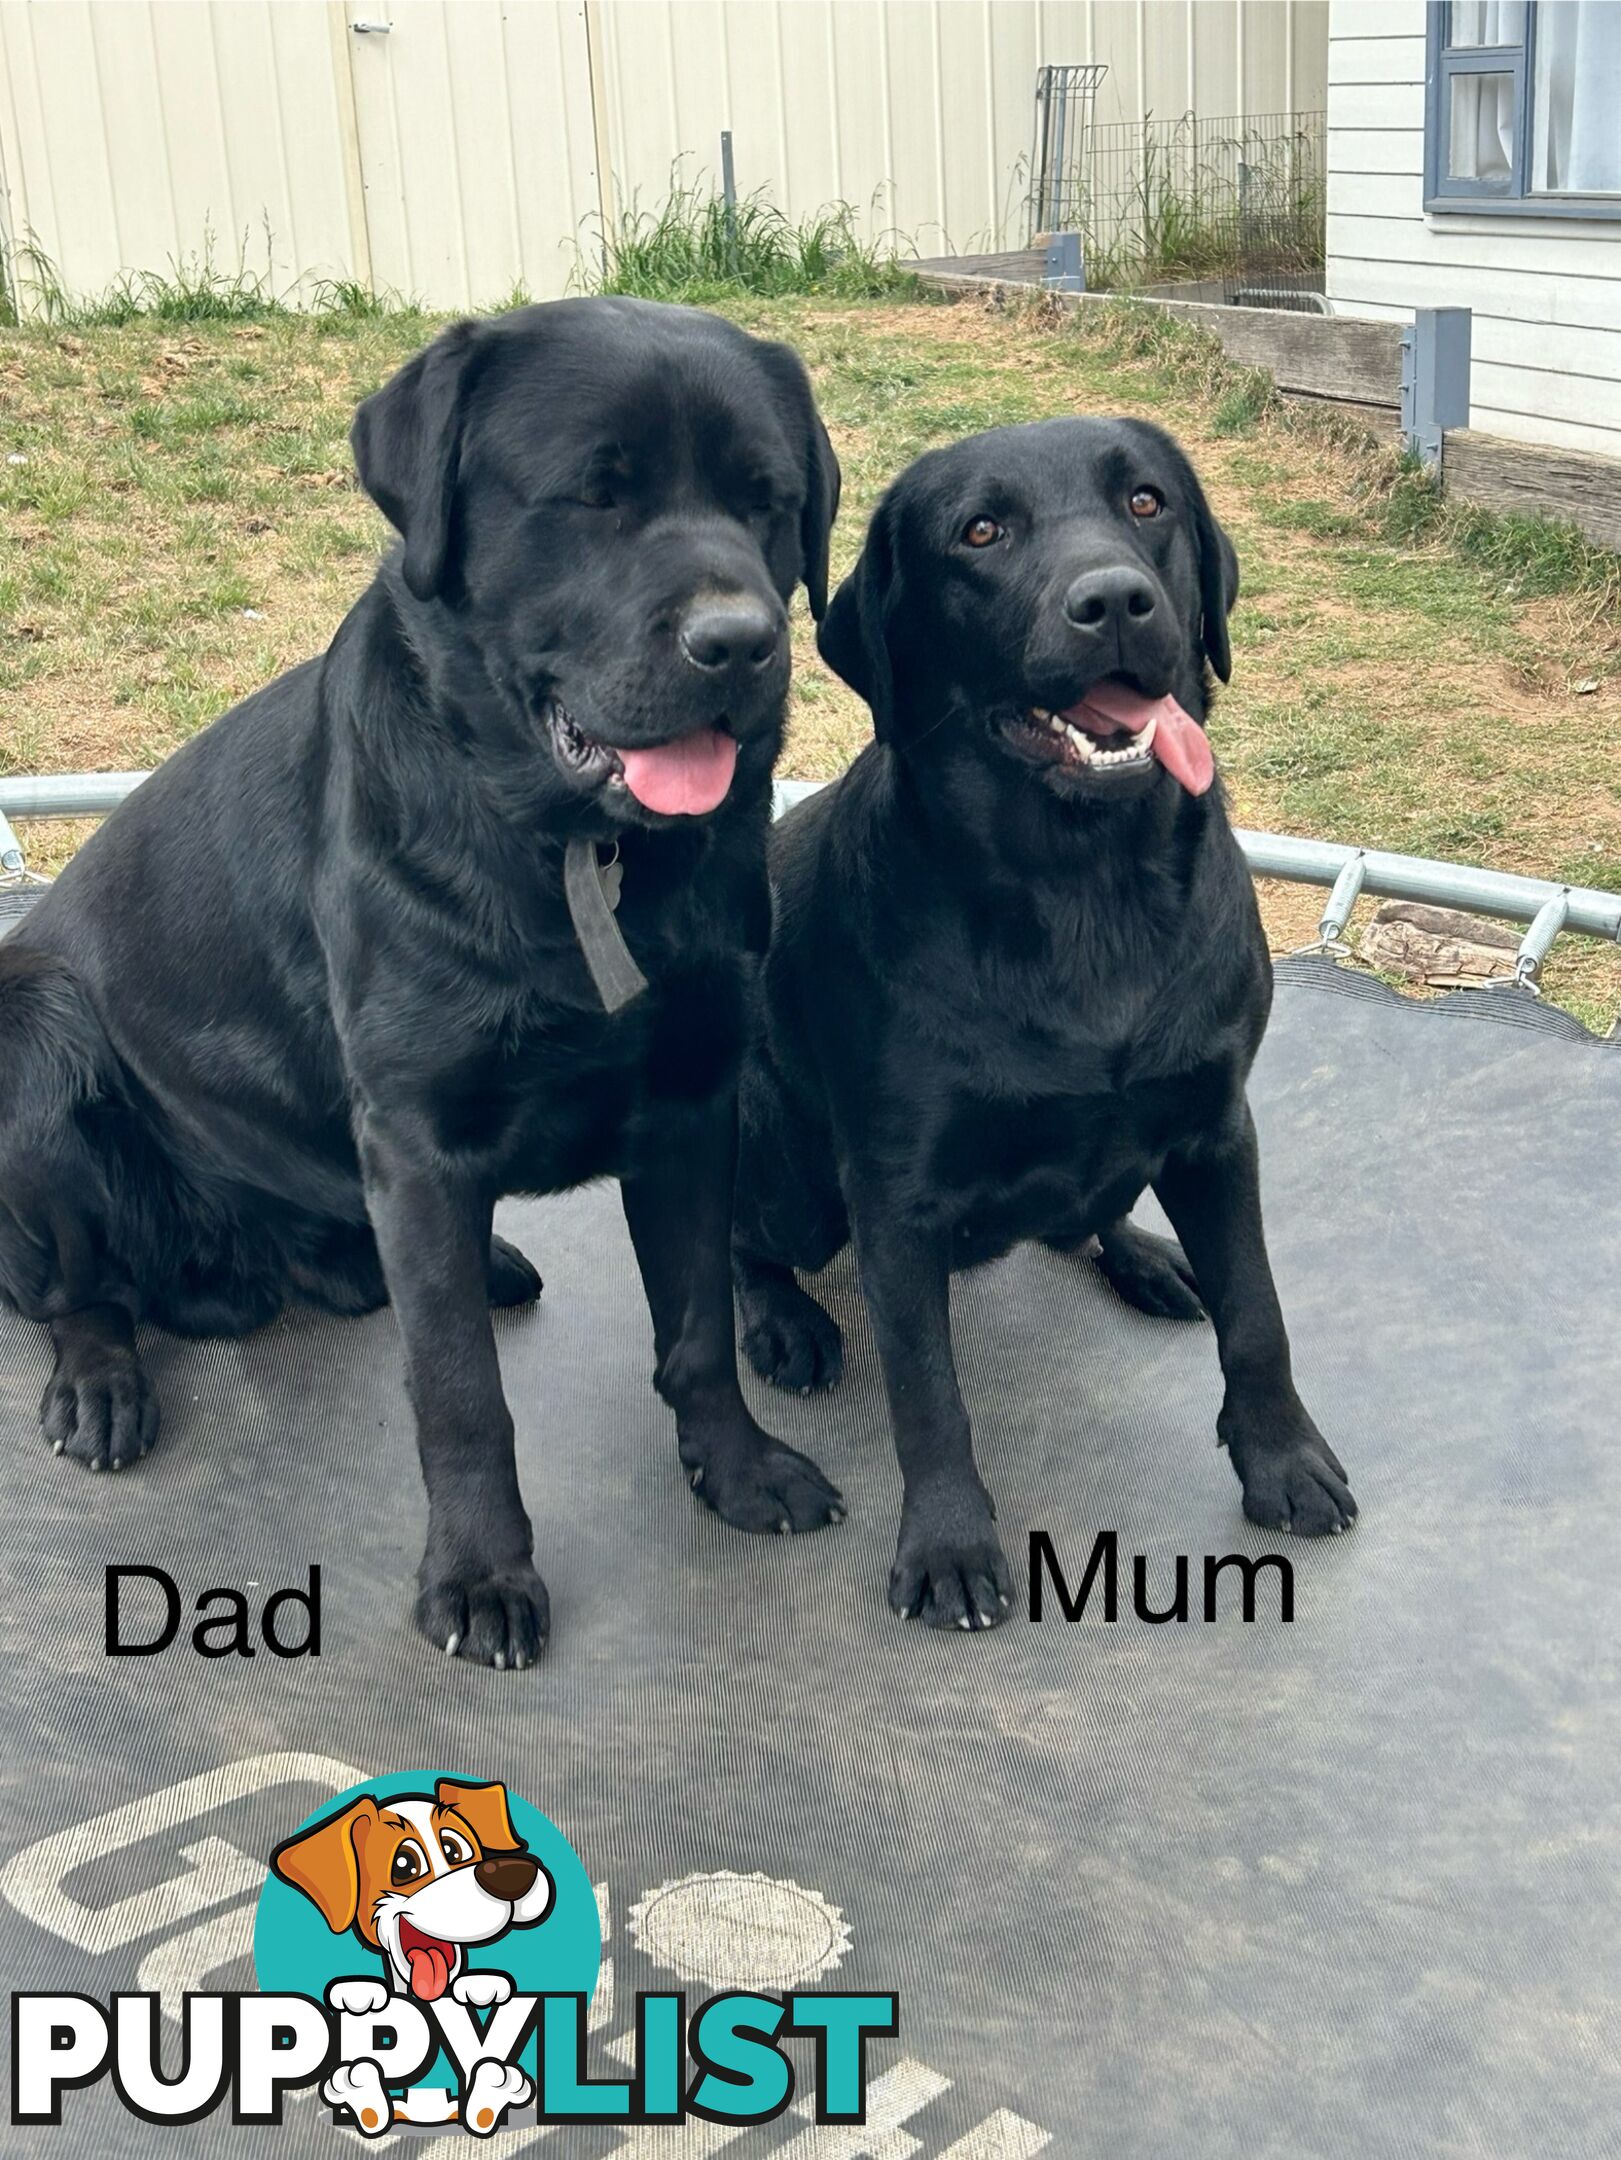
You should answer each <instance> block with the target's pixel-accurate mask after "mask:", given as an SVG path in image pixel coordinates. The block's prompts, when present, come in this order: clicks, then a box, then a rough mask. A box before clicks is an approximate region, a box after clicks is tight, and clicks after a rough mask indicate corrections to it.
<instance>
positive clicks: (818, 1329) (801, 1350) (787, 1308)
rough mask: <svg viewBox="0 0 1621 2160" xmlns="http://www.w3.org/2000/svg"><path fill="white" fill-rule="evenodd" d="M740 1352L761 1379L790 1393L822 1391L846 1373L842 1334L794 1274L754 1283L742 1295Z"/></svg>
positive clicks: (836, 1384)
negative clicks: (776, 1279)
mask: <svg viewBox="0 0 1621 2160" xmlns="http://www.w3.org/2000/svg"><path fill="white" fill-rule="evenodd" d="M739 1308H740V1310H741V1313H742V1319H743V1355H744V1356H745V1357H746V1358H747V1359H748V1361H749V1363H750V1364H751V1365H752V1366H753V1367H754V1370H755V1371H756V1372H757V1373H758V1374H759V1375H760V1378H761V1379H762V1380H769V1381H770V1383H771V1385H772V1386H773V1387H778V1388H782V1389H784V1390H786V1392H787V1393H789V1394H790V1395H824V1394H826V1393H827V1392H828V1390H829V1389H831V1388H836V1387H837V1386H838V1384H839V1382H840V1380H841V1379H842V1378H843V1377H844V1338H843V1336H842V1335H841V1334H840V1333H839V1324H838V1322H837V1321H836V1320H835V1319H834V1318H833V1316H832V1314H831V1313H828V1312H824V1311H823V1309H822V1307H821V1306H820V1305H818V1304H817V1302H816V1300H815V1298H813V1297H812V1296H811V1294H810V1292H809V1291H808V1290H802V1289H801V1288H800V1287H799V1285H798V1283H796V1282H794V1281H793V1280H792V1278H789V1279H788V1280H787V1281H783V1282H778V1281H775V1280H773V1281H771V1282H769V1283H765V1284H753V1285H751V1286H750V1288H749V1290H748V1293H747V1295H746V1296H743V1297H740V1299H739Z"/></svg>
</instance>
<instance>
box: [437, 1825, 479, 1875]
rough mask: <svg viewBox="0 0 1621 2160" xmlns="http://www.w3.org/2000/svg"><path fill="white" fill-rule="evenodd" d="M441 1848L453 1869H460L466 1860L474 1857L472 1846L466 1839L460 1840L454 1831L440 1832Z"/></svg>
mask: <svg viewBox="0 0 1621 2160" xmlns="http://www.w3.org/2000/svg"><path fill="white" fill-rule="evenodd" d="M439 1846H440V1850H441V1851H442V1852H443V1853H444V1856H445V1858H446V1859H447V1860H448V1861H449V1862H450V1864H451V1866H452V1867H460V1866H461V1864H462V1862H463V1861H464V1860H471V1859H472V1857H473V1848H472V1846H471V1845H469V1844H468V1843H467V1841H466V1839H465V1838H459V1837H458V1836H457V1835H456V1833H455V1831H454V1830H441V1831H440V1833H439Z"/></svg>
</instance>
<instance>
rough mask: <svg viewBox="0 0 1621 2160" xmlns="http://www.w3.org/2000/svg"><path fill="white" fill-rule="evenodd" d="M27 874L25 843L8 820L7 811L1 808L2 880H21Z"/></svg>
mask: <svg viewBox="0 0 1621 2160" xmlns="http://www.w3.org/2000/svg"><path fill="white" fill-rule="evenodd" d="M27 874H28V865H27V863H26V862H25V861H24V860H23V844H22V842H21V841H20V840H19V839H18V838H17V835H16V834H15V833H14V832H13V831H12V829H11V826H10V825H9V823H8V822H7V820H6V813H5V812H4V811H3V810H0V881H4V882H8V883H9V882H10V881H11V880H13V879H16V880H18V881H20V880H21V879H23V878H24V877H26V875H27Z"/></svg>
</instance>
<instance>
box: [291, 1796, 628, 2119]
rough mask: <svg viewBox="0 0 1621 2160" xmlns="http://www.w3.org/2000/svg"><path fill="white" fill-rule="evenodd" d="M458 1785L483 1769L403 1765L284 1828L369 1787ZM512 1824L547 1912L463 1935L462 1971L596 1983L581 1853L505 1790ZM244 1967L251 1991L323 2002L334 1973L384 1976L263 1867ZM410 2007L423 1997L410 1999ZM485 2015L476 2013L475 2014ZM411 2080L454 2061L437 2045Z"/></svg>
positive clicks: (295, 1828)
mask: <svg viewBox="0 0 1621 2160" xmlns="http://www.w3.org/2000/svg"><path fill="white" fill-rule="evenodd" d="M442 1777H446V1778H452V1779H454V1780H455V1781H456V1783H457V1784H463V1785H484V1784H489V1783H491V1782H493V1781H492V1780H490V1779H488V1778H482V1777H477V1776H470V1775H468V1774H467V1773H466V1772H464V1771H459V1770H402V1771H400V1772H398V1773H397V1774H396V1775H395V1776H393V1777H381V1778H367V1779H366V1780H365V1782H364V1783H363V1784H360V1785H351V1786H350V1787H349V1789H348V1790H347V1791H346V1792H341V1793H334V1794H333V1796H332V1798H331V1799H330V1800H327V1801H323V1803H322V1804H321V1806H320V1807H318V1808H315V1809H314V1810H313V1811H312V1812H311V1813H310V1814H308V1815H306V1816H305V1818H304V1820H303V1821H302V1822H301V1823H297V1824H294V1825H292V1826H291V1827H290V1828H289V1830H288V1832H287V1835H288V1836H289V1837H293V1836H295V1835H297V1833H298V1832H299V1831H301V1830H308V1829H311V1828H313V1827H314V1825H315V1824H316V1823H320V1822H325V1821H326V1820H327V1818H328V1817H329V1816H332V1815H341V1814H342V1813H343V1810H344V1809H345V1808H346V1807H349V1806H350V1805H351V1804H352V1803H353V1802H354V1801H356V1800H359V1799H360V1798H361V1797H362V1796H363V1795H364V1794H366V1793H370V1794H371V1795H372V1797H373V1798H374V1799H376V1800H378V1801H383V1800H392V1799H394V1798H396V1797H397V1796H398V1795H400V1794H402V1793H418V1794H421V1793H426V1794H428V1795H429V1796H431V1795H432V1793H433V1790H434V1787H435V1786H436V1785H437V1783H438V1781H439V1779H440V1778H442ZM507 1806H508V1808H509V1810H510V1812H511V1815H512V1827H513V1828H514V1829H515V1830H516V1831H517V1833H518V1835H519V1837H520V1838H521V1839H522V1840H523V1842H524V1844H525V1845H527V1846H528V1848H529V1850H530V1851H531V1852H532V1853H533V1854H534V1856H535V1858H536V1859H537V1860H538V1861H540V1863H541V1864H542V1866H543V1867H545V1869H546V1870H547V1872H548V1873H549V1874H550V1876H551V1878H552V1883H553V1886H554V1891H555V1894H554V1896H553V1899H552V1905H551V1909H550V1911H549V1912H548V1913H547V1915H546V1917H545V1919H544V1920H542V1921H540V1922H539V1923H538V1924H537V1925H536V1926H534V1927H512V1928H508V1930H507V1932H506V1933H505V1934H504V1935H503V1936H501V1937H500V1938H499V1939H498V1940H497V1941H495V1942H490V1943H472V1944H469V1946H468V1948H467V1949H466V1950H465V1951H464V1953H463V1958H464V1966H463V1969H464V1970H471V1971H474V1972H502V1973H509V1974H510V1975H511V1977H512V1985H513V1989H514V1991H515V1992H516V1993H517V1994H519V1995H584V1996H585V1997H587V1999H589V1998H590V1996H591V1995H592V1994H594V1993H595V1991H596V1985H597V1975H598V1973H599V1971H600V1970H601V1966H602V1922H601V1918H600V1916H599V1914H598V1912H597V1897H596V1892H595V1891H594V1890H593V1889H592V1887H591V1878H590V1876H589V1875H588V1874H587V1873H586V1871H585V1867H584V1864H583V1862H582V1861H581V1859H580V1856H579V1854H578V1853H577V1852H576V1851H575V1850H574V1847H573V1846H572V1845H571V1844H570V1843H569V1841H568V1839H567V1838H566V1837H565V1836H564V1835H563V1833H562V1831H561V1830H559V1829H558V1827H557V1825H556V1824H555V1823H554V1822H553V1821H552V1820H551V1819H550V1818H549V1817H548V1816H545V1815H543V1814H542V1813H541V1812H540V1810H539V1808H537V1807H531V1806H530V1804H529V1802H528V1801H527V1800H524V1799H520V1797H519V1796H518V1794H517V1793H515V1792H513V1791H512V1790H511V1788H510V1787H509V1788H508V1789H507ZM253 1969H254V1973H255V1975H256V1976H257V1978H258V1982H259V1988H260V1992H261V1993H263V1994H266V1995H311V1996H313V1997H315V1999H316V2000H317V2001H324V2000H325V1996H326V1990H327V1986H328V1984H329V1983H330V1982H331V1981H333V1980H357V1979H364V1980H382V1981H383V1982H384V1984H385V1985H387V1984H388V1973H387V1967H386V1964H385V1962H384V1959H383V1956H382V1953H381V1952H380V1951H376V1950H370V1949H368V1948H367V1946H366V1945H365V1944H364V1943H363V1942H362V1941H361V1940H360V1938H359V1937H358V1936H357V1935H355V1934H353V1933H349V1934H344V1935H334V1934H333V1932H332V1930H331V1929H330V1928H329V1927H328V1926H327V1924H326V1922H325V1921H324V1920H323V1919H322V1918H321V1915H320V1913H319V1912H318V1911H317V1910H316V1908H315V1906H314V1905H313V1904H312V1903H311V1902H310V1900H309V1899H308V1898H307V1897H306V1896H305V1895H304V1893H303V1891H302V1890H295V1889H294V1888H293V1886H292V1884H291V1883H284V1882H283V1881H282V1880H281V1878H280V1876H278V1875H276V1874H274V1873H272V1874H269V1875H267V1876H266V1878H265V1886H264V1888H263V1890H262V1891H261V1892H260V1893H259V1909H258V1912H257V1914H256V1916H255V1918H254V1923H253ZM418 2007H419V2008H421V2007H422V2005H420V2004H419V2005H418ZM480 2015H481V2016H482V2015H484V2013H480ZM519 2060H520V2061H521V2063H522V2065H523V2067H524V2069H525V2070H527V2071H528V2073H529V2075H530V2076H531V2077H533V2076H534V2075H535V2041H534V2038H533V2036H532V2035H531V2037H530V2039H529V2040H528V2041H527V2043H526V2044H525V2046H524V2050H523V2053H522V2055H521V2056H520V2057H519ZM415 2082H416V2083H417V2084H419V2085H445V2086H453V2085H454V2084H455V2083H456V2075H455V2070H454V2067H453V2066H452V2065H451V2063H450V2062H449V2060H448V2059H447V2057H446V2056H445V2054H444V2051H443V2050H441V2051H440V2052H439V2054H438V2055H436V2056H435V2057H434V2059H433V2061H432V2062H431V2063H430V2064H429V2065H428V2067H427V2069H426V2070H424V2071H423V2072H422V2074H421V2076H420V2077H419V2078H417V2079H416V2081H415Z"/></svg>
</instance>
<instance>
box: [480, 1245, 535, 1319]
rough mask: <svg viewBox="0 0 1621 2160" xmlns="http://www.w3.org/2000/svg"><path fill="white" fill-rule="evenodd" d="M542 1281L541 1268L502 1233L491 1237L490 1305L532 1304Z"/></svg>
mask: <svg viewBox="0 0 1621 2160" xmlns="http://www.w3.org/2000/svg"><path fill="white" fill-rule="evenodd" d="M545 1287H546V1286H545V1284H544V1283H543V1282H542V1281H541V1279H540V1270H539V1269H538V1268H537V1267H536V1266H535V1264H534V1262H533V1261H532V1260H526V1259H525V1258H524V1256H523V1254H522V1253H521V1252H519V1250H518V1248H517V1246H516V1245H509V1244H508V1243H507V1241H506V1239H505V1238H504V1237H492V1238H491V1240H490V1275H489V1298H490V1303H491V1304H492V1305H532V1304H533V1303H534V1302H535V1300H536V1298H538V1297H539V1295H540V1293H541V1291H542V1290H543V1289H544V1288H545Z"/></svg>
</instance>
